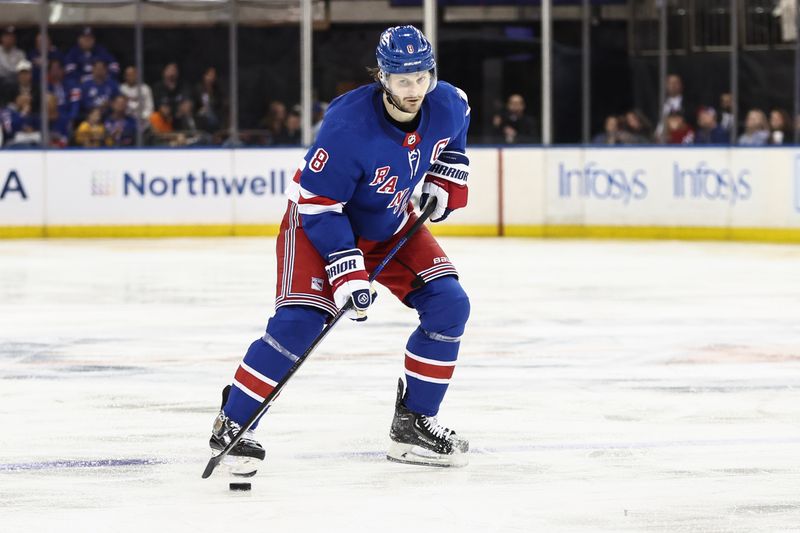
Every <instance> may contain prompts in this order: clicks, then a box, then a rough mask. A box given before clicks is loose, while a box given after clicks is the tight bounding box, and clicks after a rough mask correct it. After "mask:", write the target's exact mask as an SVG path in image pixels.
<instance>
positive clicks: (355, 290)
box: [325, 248, 375, 322]
mask: <svg viewBox="0 0 800 533" xmlns="http://www.w3.org/2000/svg"><path fill="white" fill-rule="evenodd" d="M325 271H326V272H327V273H328V281H330V283H331V288H332V289H333V300H334V301H335V302H336V307H338V308H339V309H341V308H342V307H344V306H345V304H347V302H348V301H349V300H350V298H352V299H353V307H351V308H350V309H349V310H348V311H346V312H345V316H346V317H347V318H349V319H350V320H357V321H359V322H361V321H364V320H366V319H367V309H368V308H369V305H370V304H371V303H372V301H373V300H374V299H375V296H374V293H372V291H371V290H370V285H369V277H368V276H367V271H366V270H365V269H364V254H363V253H362V252H361V250H359V249H358V248H353V249H352V250H342V251H341V252H334V253H332V254H330V255H329V256H328V266H327V267H325Z"/></svg>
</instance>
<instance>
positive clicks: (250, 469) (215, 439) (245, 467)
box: [208, 385, 266, 477]
mask: <svg viewBox="0 0 800 533" xmlns="http://www.w3.org/2000/svg"><path fill="white" fill-rule="evenodd" d="M230 389H231V386H230V385H228V386H227V387H225V388H224V389H223V390H222V405H223V406H224V405H225V403H226V402H227V400H228V393H229V392H230ZM239 430H241V426H240V425H239V424H237V423H236V422H234V421H233V420H231V419H230V418H228V417H227V416H226V415H225V412H224V411H223V410H222V408H220V411H219V415H217V418H216V419H215V420H214V427H213V428H212V430H211V439H210V440H209V441H208V443H209V445H210V446H211V452H212V453H213V454H218V453H219V452H221V451H222V450H223V449H225V447H226V446H227V445H228V444H230V442H231V440H233V438H234V437H235V436H236V435H238V434H239ZM265 456H266V453H265V452H264V448H263V447H262V446H261V444H259V442H258V441H257V440H256V439H255V435H254V433H253V431H252V430H247V432H245V434H244V436H243V437H242V438H241V439H240V440H239V442H237V443H236V446H234V447H233V449H232V450H231V451H230V453H229V454H228V455H226V456H225V458H224V459H223V460H222V464H223V465H225V466H227V467H228V469H229V470H230V473H231V474H233V475H234V476H239V477H252V476H254V475H256V471H257V469H258V465H259V464H260V463H261V461H263V460H264V457H265Z"/></svg>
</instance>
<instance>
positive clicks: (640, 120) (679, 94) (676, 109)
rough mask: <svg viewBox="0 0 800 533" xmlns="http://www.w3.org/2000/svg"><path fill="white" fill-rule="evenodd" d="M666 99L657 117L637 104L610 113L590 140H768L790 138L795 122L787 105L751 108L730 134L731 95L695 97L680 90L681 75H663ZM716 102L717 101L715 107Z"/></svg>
mask: <svg viewBox="0 0 800 533" xmlns="http://www.w3.org/2000/svg"><path fill="white" fill-rule="evenodd" d="M665 94H666V99H665V101H664V103H663V106H662V109H661V116H660V118H659V121H658V123H657V124H656V125H655V126H653V123H652V122H651V121H650V120H648V119H647V117H645V115H644V114H643V113H642V112H641V111H639V110H636V109H632V110H630V111H628V112H626V113H624V114H622V115H609V116H608V117H606V119H605V125H604V128H603V131H602V132H600V133H598V134H597V135H595V137H594V138H593V139H592V142H593V143H594V144H699V145H709V144H713V145H732V144H735V145H740V146H766V145H781V144H793V143H794V135H795V124H794V122H793V121H792V118H791V115H790V114H789V112H788V111H787V110H785V109H780V108H776V109H771V110H769V114H767V112H765V110H764V109H760V108H753V109H750V110H748V111H747V113H746V114H745V116H744V117H743V118H744V120H743V121H742V122H741V123H740V124H739V125H738V127H737V128H736V131H737V135H736V137H735V138H733V135H734V134H733V132H732V127H733V120H734V117H733V98H732V96H731V93H722V94H720V95H719V99H718V101H717V102H714V103H710V102H709V103H699V104H698V103H693V102H690V101H689V100H688V99H687V98H686V97H685V96H684V90H683V80H682V79H681V77H680V76H678V75H677V74H671V75H669V76H668V77H667V82H666V87H665ZM715 106H716V107H715Z"/></svg>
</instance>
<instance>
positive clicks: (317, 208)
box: [297, 185, 344, 215]
mask: <svg viewBox="0 0 800 533" xmlns="http://www.w3.org/2000/svg"><path fill="white" fill-rule="evenodd" d="M297 206H298V209H299V210H300V214H301V215H319V214H320V213H329V212H332V213H341V212H342V208H344V202H337V201H336V200H332V199H331V198H328V197H326V196H318V195H316V194H314V193H313V192H311V191H309V190H308V189H304V188H303V186H302V185H301V186H300V201H299V202H298V203H297Z"/></svg>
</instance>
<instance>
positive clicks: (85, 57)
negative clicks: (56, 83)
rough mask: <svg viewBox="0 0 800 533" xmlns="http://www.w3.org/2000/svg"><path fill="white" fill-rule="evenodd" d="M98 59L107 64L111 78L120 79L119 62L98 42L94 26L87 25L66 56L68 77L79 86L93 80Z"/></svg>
mask: <svg viewBox="0 0 800 533" xmlns="http://www.w3.org/2000/svg"><path fill="white" fill-rule="evenodd" d="M98 60H100V61H102V62H103V63H104V64H105V65H106V70H107V71H108V72H110V77H111V78H113V79H114V80H116V79H119V63H118V62H117V60H116V59H114V56H112V55H111V54H110V53H109V51H108V50H106V49H105V47H104V46H102V45H100V44H97V43H96V41H95V37H94V32H93V31H92V28H90V27H88V26H87V27H85V28H83V30H82V31H81V33H80V35H78V44H76V45H75V46H73V47H72V48H71V49H70V50H69V52H67V55H66V56H65V57H64V70H65V71H66V74H67V79H69V80H70V81H72V82H74V83H75V84H76V85H79V86H80V85H81V84H83V83H85V82H87V81H89V80H91V79H92V70H93V69H94V66H95V64H96V63H97V61H98Z"/></svg>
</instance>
